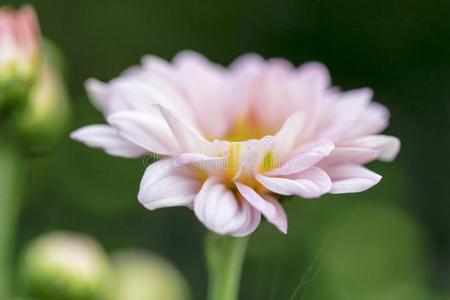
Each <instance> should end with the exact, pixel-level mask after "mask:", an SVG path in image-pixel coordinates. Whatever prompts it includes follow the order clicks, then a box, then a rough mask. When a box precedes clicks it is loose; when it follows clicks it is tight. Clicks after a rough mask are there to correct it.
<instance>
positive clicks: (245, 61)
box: [229, 53, 265, 77]
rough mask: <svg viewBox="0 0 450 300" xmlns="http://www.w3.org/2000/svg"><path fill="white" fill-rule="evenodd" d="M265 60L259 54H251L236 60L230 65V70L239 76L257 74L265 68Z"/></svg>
mask: <svg viewBox="0 0 450 300" xmlns="http://www.w3.org/2000/svg"><path fill="white" fill-rule="evenodd" d="M264 64H265V62H264V58H262V57H261V56H260V55H259V54H256V53H249V54H244V55H242V56H240V57H238V58H236V59H235V60H234V61H233V62H232V63H231V65H230V67H229V68H230V70H231V72H233V73H234V74H236V75H237V76H239V75H242V74H243V75H245V76H246V77H247V76H248V75H249V74H255V73H256V72H258V71H260V70H261V69H262V68H263V67H264Z"/></svg>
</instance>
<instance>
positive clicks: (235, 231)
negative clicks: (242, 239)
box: [194, 178, 260, 236]
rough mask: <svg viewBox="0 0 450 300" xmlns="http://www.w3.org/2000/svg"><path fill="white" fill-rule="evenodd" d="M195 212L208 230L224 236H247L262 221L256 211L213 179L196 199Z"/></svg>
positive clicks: (209, 180) (205, 184)
mask: <svg viewBox="0 0 450 300" xmlns="http://www.w3.org/2000/svg"><path fill="white" fill-rule="evenodd" d="M194 212H195V214H196V216H197V218H198V219H199V220H200V221H201V222H202V223H203V224H204V225H205V226H206V227H207V228H208V229H210V230H212V231H214V232H216V233H218V234H223V235H226V234H229V235H235V236H242V235H247V234H249V233H251V232H253V231H254V230H255V229H256V227H257V226H258V224H259V221H260V215H259V213H257V212H256V209H254V208H253V207H251V206H250V205H248V204H247V203H246V202H245V201H243V202H239V201H238V200H237V199H236V197H235V196H234V194H233V192H231V191H230V190H229V189H227V188H226V187H225V186H224V185H223V184H220V183H217V182H216V181H215V180H214V179H212V178H210V179H208V180H207V181H206V182H205V183H204V184H203V187H202V189H201V190H200V192H199V193H198V195H197V197H196V198H195V200H194ZM258 215H259V216H258Z"/></svg>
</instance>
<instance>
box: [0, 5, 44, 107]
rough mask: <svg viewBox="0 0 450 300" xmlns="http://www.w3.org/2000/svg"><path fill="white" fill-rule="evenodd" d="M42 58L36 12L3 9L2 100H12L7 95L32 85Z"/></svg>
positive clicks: (0, 22)
mask: <svg viewBox="0 0 450 300" xmlns="http://www.w3.org/2000/svg"><path fill="white" fill-rule="evenodd" d="M39 54H40V33H39V24H38V21H37V18H36V14H35V12H34V9H33V8H32V7H31V6H24V7H22V8H21V9H20V10H18V11H14V10H12V9H9V8H7V7H6V8H0V90H1V93H0V100H3V99H2V98H5V97H7V96H11V95H4V94H5V93H6V92H9V93H17V91H16V90H15V89H24V86H29V85H30V83H31V81H32V79H33V77H34V75H35V73H36V72H37V67H38V61H39ZM5 91H6V92H5ZM14 96H15V95H14Z"/></svg>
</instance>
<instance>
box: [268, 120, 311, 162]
mask: <svg viewBox="0 0 450 300" xmlns="http://www.w3.org/2000/svg"><path fill="white" fill-rule="evenodd" d="M304 121H305V117H304V114H303V113H301V112H295V113H293V114H292V115H290V116H289V117H288V118H287V119H286V121H285V122H284V124H283V126H282V127H281V129H280V130H279V131H278V133H277V134H276V135H275V140H276V142H275V145H274V147H273V152H274V154H275V155H277V154H278V155H280V156H284V155H286V154H287V153H290V151H291V150H292V148H294V147H295V145H296V142H297V141H298V138H299V136H300V132H301V131H302V128H303V122H304Z"/></svg>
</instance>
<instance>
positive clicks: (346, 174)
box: [326, 164, 381, 194]
mask: <svg viewBox="0 0 450 300" xmlns="http://www.w3.org/2000/svg"><path fill="white" fill-rule="evenodd" d="M326 172H327V173H328V175H329V176H330V177H331V180H332V185H333V186H332V188H331V191H330V193H332V194H342V193H357V192H362V191H365V190H367V189H369V188H371V187H372V186H374V185H375V184H377V183H378V182H379V181H380V180H381V176H380V175H378V174H377V173H374V172H372V171H370V170H368V169H366V168H365V167H362V166H360V165H351V164H349V165H337V166H332V167H330V168H327V169H326Z"/></svg>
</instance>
